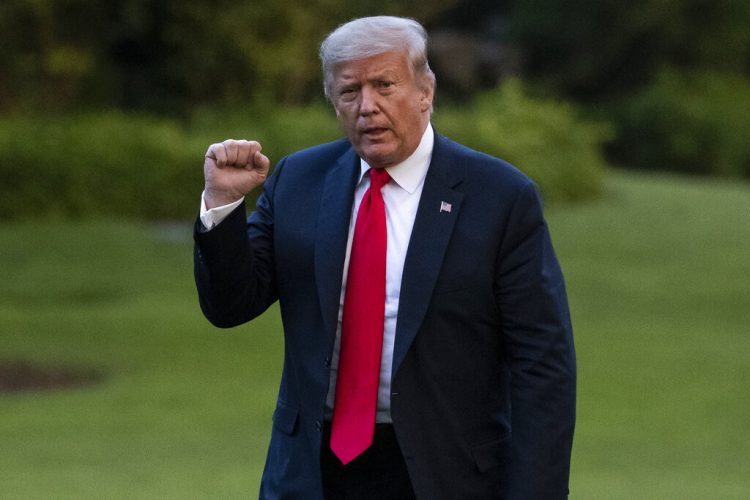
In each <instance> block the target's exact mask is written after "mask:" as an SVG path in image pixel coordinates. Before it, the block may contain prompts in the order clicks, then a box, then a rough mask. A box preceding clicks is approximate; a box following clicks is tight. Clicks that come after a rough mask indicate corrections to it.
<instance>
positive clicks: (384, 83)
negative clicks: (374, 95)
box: [378, 80, 393, 89]
mask: <svg viewBox="0 0 750 500" xmlns="http://www.w3.org/2000/svg"><path fill="white" fill-rule="evenodd" d="M392 86H393V82H392V81H390V80H380V81H378V87H380V88H381V89H388V88H391V87H392Z"/></svg>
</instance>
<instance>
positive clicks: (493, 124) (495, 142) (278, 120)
mask: <svg viewBox="0 0 750 500" xmlns="http://www.w3.org/2000/svg"><path fill="white" fill-rule="evenodd" d="M436 118H437V119H438V125H437V128H438V130H439V131H441V132H443V133H446V134H447V135H448V136H449V137H452V138H454V139H456V140H458V141H461V142H464V143H465V144H467V145H469V146H471V147H474V148H476V149H479V150H481V151H484V152H486V153H489V154H492V155H495V156H499V157H501V158H504V159H507V160H509V161H511V162H514V163H516V164H518V165H519V166H520V167H522V168H523V169H525V170H526V171H527V172H528V173H529V175H531V177H533V178H534V179H535V180H536V181H537V182H538V183H539V185H540V186H541V188H542V190H543V191H544V193H545V196H546V197H547V198H550V199H577V198H583V197H586V196H589V195H592V194H594V193H596V192H597V191H598V189H599V183H600V175H601V169H602V162H601V158H600V156H599V152H598V150H597V147H598V145H599V142H600V137H601V135H602V134H601V131H600V129H599V128H597V127H595V126H594V125H591V124H586V123H583V122H580V121H579V120H578V119H577V118H576V117H575V114H574V113H573V110H572V108H570V107H569V106H567V105H563V104H560V103H552V102H542V101H537V100H532V99H530V98H528V97H526V96H524V95H523V93H522V92H521V89H520V86H519V84H517V83H513V84H509V85H507V86H506V87H504V88H503V89H502V90H499V91H497V92H494V93H489V94H487V95H484V96H482V97H481V98H480V99H479V100H478V101H477V102H476V103H475V104H474V106H472V107H471V108H469V109H461V108H457V107H454V108H446V109H444V110H441V111H439V112H437V113H436ZM339 137H341V132H340V130H339V127H338V124H337V122H336V120H335V115H334V113H333V111H332V110H331V108H330V107H329V106H327V105H323V104H314V105H310V106H307V107H272V106H270V105H268V104H255V105H251V106H248V107H245V108H241V107H231V108H223V109H222V108H208V107H207V108H204V109H202V110H199V111H197V112H196V113H195V114H194V115H193V116H192V117H191V118H190V119H189V120H188V121H187V122H186V123H184V124H183V123H180V122H178V121H176V120H173V119H166V118H155V117H149V116H143V115H133V114H124V113H120V112H108V113H99V114H78V115H57V116H46V117H41V116H37V117H23V118H19V117H9V118H4V119H0V214H2V217H4V218H19V217H21V218H23V217H31V216H49V215H58V216H62V217H69V216H73V217H76V216H91V215H94V214H110V215H121V216H129V217H136V218H156V219H164V218H169V219H173V218H177V219H189V218H191V217H193V216H194V214H195V212H196V210H197V199H198V196H199V194H200V191H201V189H202V186H203V177H202V175H203V174H202V162H203V160H202V159H203V154H204V152H205V150H206V148H207V147H208V145H209V144H211V143H214V142H220V141H222V140H224V139H227V138H234V139H255V140H258V141H259V142H260V143H261V144H262V145H263V151H264V153H265V154H266V155H268V156H269V158H271V160H272V162H273V163H275V162H276V161H278V160H279V159H281V157H282V156H284V155H287V154H289V153H292V152H294V151H297V150H299V149H302V148H305V147H309V146H313V145H315V144H320V143H323V142H328V141H331V140H335V139H337V138H339ZM256 195H257V193H251V195H250V197H249V199H248V203H251V204H252V203H253V201H254V196H256Z"/></svg>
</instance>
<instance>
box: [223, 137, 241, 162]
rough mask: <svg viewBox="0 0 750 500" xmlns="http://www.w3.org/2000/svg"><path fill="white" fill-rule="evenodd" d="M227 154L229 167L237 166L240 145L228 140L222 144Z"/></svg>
mask: <svg viewBox="0 0 750 500" xmlns="http://www.w3.org/2000/svg"><path fill="white" fill-rule="evenodd" d="M222 144H223V145H224V149H225V150H226V152H227V165H234V166H237V156H238V154H239V145H238V144H237V141H235V140H234V139H227V140H226V141H224V142H222Z"/></svg>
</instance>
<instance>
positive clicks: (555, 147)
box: [434, 80, 609, 200]
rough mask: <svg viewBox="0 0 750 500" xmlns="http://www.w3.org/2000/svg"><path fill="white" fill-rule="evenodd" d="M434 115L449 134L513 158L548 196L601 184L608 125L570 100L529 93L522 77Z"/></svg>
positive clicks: (581, 194)
mask: <svg viewBox="0 0 750 500" xmlns="http://www.w3.org/2000/svg"><path fill="white" fill-rule="evenodd" d="M434 121H435V122H436V127H437V129H438V130H439V131H440V132H442V133H444V134H446V135H447V136H449V137H451V138H453V139H455V140H457V141H459V142H462V143H463V144H466V145H467V146H469V147H472V148H474V149H477V150H480V151H483V152H485V153H488V154H491V155H493V156H496V157H499V158H502V159H504V160H507V161H509V162H510V163H512V164H514V165H515V166H516V167H518V168H519V169H521V170H522V171H524V172H525V173H526V174H527V175H529V177H531V178H532V179H533V180H534V181H535V182H536V183H537V184H538V185H539V187H540V189H541V191H542V192H543V194H544V196H545V198H546V199H548V200H576V199H583V198H587V197H590V196H593V195H596V194H597V193H599V191H600V190H601V182H602V174H603V170H604V168H605V162H604V159H603V157H602V152H601V146H602V143H603V142H604V140H605V139H606V138H607V137H608V134H609V126H608V125H606V124H601V123H590V122H586V121H583V120H582V119H580V118H579V117H578V115H577V113H576V111H575V109H574V108H573V107H572V105H570V104H568V103H563V102H556V101H550V100H541V99H536V98H532V97H529V96H528V95H527V94H526V93H525V92H524V89H523V86H522V84H521V82H520V81H518V80H509V81H507V82H506V83H504V84H503V85H502V86H500V87H499V88H497V89H495V90H492V91H490V92H486V93H483V94H480V95H479V96H478V97H477V98H476V99H475V100H474V102H473V103H472V104H471V105H470V106H468V108H466V109H462V108H458V107H447V108H445V109H438V110H437V111H436V112H435V117H434Z"/></svg>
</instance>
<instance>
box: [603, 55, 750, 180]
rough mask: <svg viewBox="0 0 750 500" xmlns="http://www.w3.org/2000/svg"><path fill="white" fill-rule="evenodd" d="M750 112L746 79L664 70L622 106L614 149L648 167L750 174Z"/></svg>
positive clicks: (628, 160)
mask: <svg viewBox="0 0 750 500" xmlns="http://www.w3.org/2000/svg"><path fill="white" fill-rule="evenodd" d="M748 110H750V82H748V81H747V80H746V79H744V78H742V77H739V76H736V75H731V74H723V73H716V72H695V71H692V72H688V71H676V70H663V71H662V72H660V73H659V75H658V77H657V78H656V79H655V81H654V82H653V83H652V84H651V85H649V86H648V87H647V88H645V89H644V90H643V91H642V92H640V93H638V94H637V95H635V96H634V97H633V98H632V99H630V100H629V101H627V102H626V103H624V105H623V106H622V108H621V109H620V110H619V112H618V117H617V123H618V128H619V131H618V135H617V139H616V141H615V142H614V144H613V146H612V149H613V151H614V153H615V155H616V156H617V159H618V160H619V161H620V162H623V163H625V164H630V165H636V166H638V167H642V168H650V169H670V170H682V171H689V172H695V173H702V174H718V175H724V176H735V177H739V176H744V177H750V113H748Z"/></svg>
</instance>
